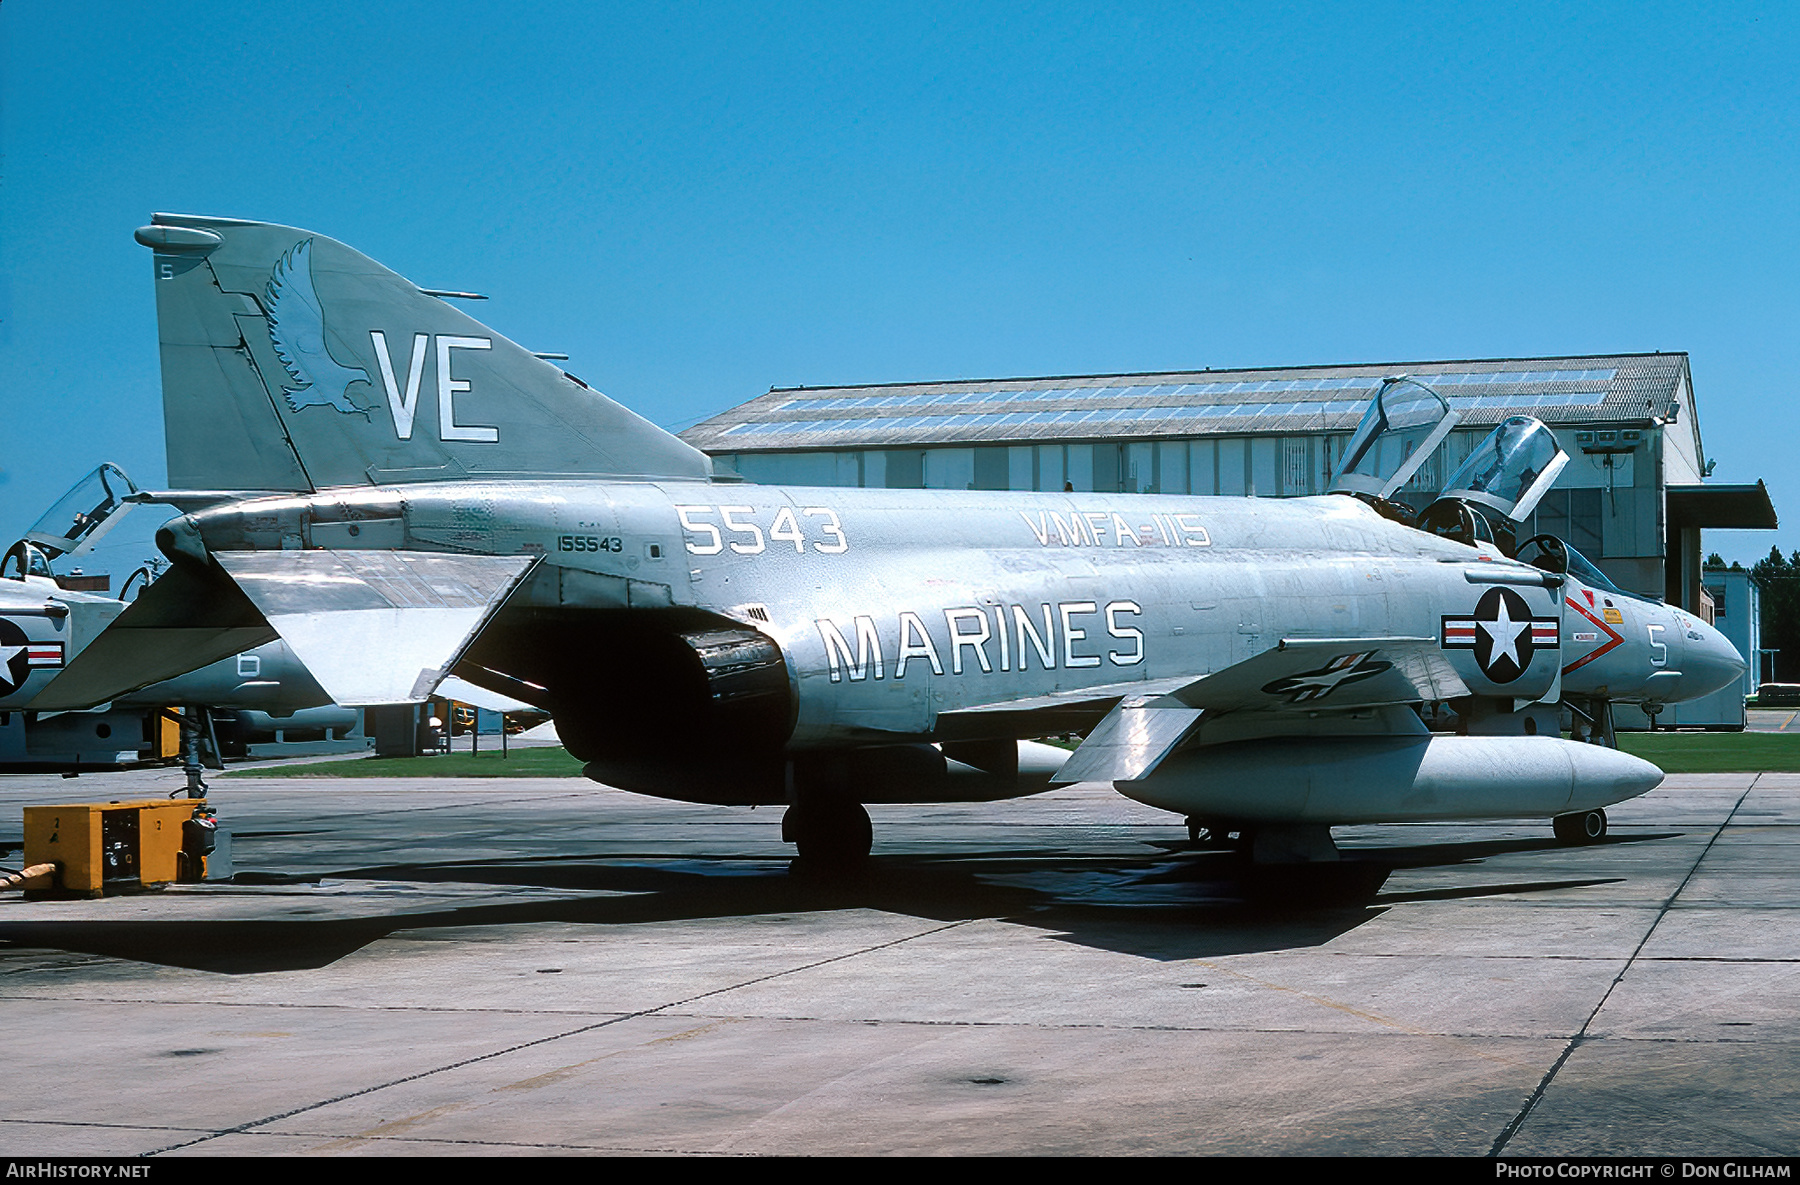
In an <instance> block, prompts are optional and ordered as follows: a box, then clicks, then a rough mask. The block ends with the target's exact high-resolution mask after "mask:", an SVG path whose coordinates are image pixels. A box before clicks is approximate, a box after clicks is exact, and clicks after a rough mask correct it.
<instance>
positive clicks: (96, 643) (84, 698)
mask: <svg viewBox="0 0 1800 1185" xmlns="http://www.w3.org/2000/svg"><path fill="white" fill-rule="evenodd" d="M275 637H276V634H275V631H274V630H273V629H271V628H270V626H269V623H268V622H266V621H264V620H263V617H262V614H260V613H258V612H257V611H256V606H255V605H252V604H251V603H250V602H249V601H248V600H247V599H246V598H245V597H244V594H243V593H242V592H240V591H238V588H237V586H236V585H234V584H233V583H232V582H231V580H230V579H229V578H227V577H226V575H225V574H224V573H223V572H221V571H219V570H218V569H216V568H213V569H208V570H196V569H193V568H190V567H188V566H186V565H177V566H175V567H173V568H171V569H169V571H167V572H166V573H164V574H163V576H162V577H161V579H159V580H157V581H156V582H155V583H154V584H151V585H150V586H149V587H148V588H146V589H144V591H143V592H142V593H140V594H139V595H138V599H137V600H136V601H133V602H132V603H131V605H130V606H129V607H127V608H126V610H125V611H124V612H123V613H121V614H119V616H118V617H117V618H115V619H114V621H113V623H112V624H111V625H109V626H107V628H106V629H105V630H103V631H101V633H100V635H99V636H98V637H97V638H95V639H94V640H93V642H91V643H89V644H88V645H87V646H86V647H85V648H83V649H82V651H81V652H80V653H79V654H77V655H76V656H75V658H74V660H73V661H72V662H70V663H69V665H68V666H67V667H65V668H64V669H63V671H62V673H61V674H59V675H57V677H56V678H54V679H52V680H51V681H50V683H49V685H48V686H46V687H45V688H44V690H43V691H42V692H40V693H39V694H38V695H37V696H36V698H34V699H33V700H32V701H31V703H30V704H29V705H27V706H28V707H29V708H31V709H32V710H33V711H38V712H65V711H71V710H74V709H77V708H91V707H93V706H94V705H95V704H103V703H106V702H108V701H110V700H114V699H117V698H118V697H120V696H122V695H124V694H125V693H126V692H130V691H136V690H138V689H139V688H140V687H148V686H149V685H150V684H152V683H161V682H162V681H163V680H165V679H173V678H175V677H176V676H178V675H185V674H187V673H188V672H189V671H195V670H199V669H200V668H201V667H203V666H207V665H208V664H210V663H215V662H217V661H219V660H220V659H221V658H227V657H229V656H230V655H233V654H238V653H241V652H242V651H245V650H251V649H254V648H255V647H257V646H261V645H262V644H263V643H264V642H273V641H274V640H275Z"/></svg>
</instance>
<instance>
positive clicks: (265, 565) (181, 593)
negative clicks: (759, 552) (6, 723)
mask: <svg viewBox="0 0 1800 1185" xmlns="http://www.w3.org/2000/svg"><path fill="white" fill-rule="evenodd" d="M212 558H213V560H215V561H216V564H214V565H213V566H211V567H210V568H209V569H208V570H206V571H205V572H199V571H196V570H194V569H192V568H189V567H187V566H185V565H177V566H176V567H174V568H172V569H171V570H170V571H169V572H168V573H167V574H166V575H164V576H163V577H162V578H161V579H159V580H157V581H156V582H155V583H154V584H152V585H150V587H149V588H147V589H145V590H144V592H143V594H142V595H141V596H140V597H139V598H138V600H137V601H136V602H134V603H133V604H132V606H131V607H130V608H129V609H127V610H126V611H125V612H124V613H122V614H120V616H119V618H118V620H117V621H115V622H114V623H113V626H112V628H110V629H108V630H107V631H106V632H105V633H103V634H102V635H101V636H100V637H99V638H98V639H96V640H95V641H94V643H93V644H92V645H91V646H89V647H88V648H87V649H86V650H84V651H82V653H81V654H80V655H79V656H77V658H76V661H75V662H73V663H71V664H70V665H69V668H68V669H67V670H65V671H64V672H63V673H62V674H61V675H59V676H58V677H57V678H56V679H55V680H53V681H52V682H51V683H50V685H49V686H48V687H46V688H45V689H44V691H43V692H42V693H41V694H40V695H39V696H38V697H37V698H36V699H34V700H33V701H32V703H31V705H30V706H31V707H32V708H34V709H37V710H40V711H51V710H61V709H68V708H76V707H87V706H91V705H92V704H96V703H103V702H105V701H107V700H110V699H112V698H114V697H116V696H118V695H121V694H123V693H125V692H127V691H134V690H136V689H138V688H140V687H144V686H147V685H149V684H151V683H157V682H161V681H162V680H164V679H169V678H173V677H174V676H176V675H181V674H185V673H187V672H188V671H190V670H194V669H196V668H198V667H201V666H205V665H206V664H207V663H211V662H215V661H217V660H218V659H220V658H224V657H226V656H227V655H230V654H235V653H237V652H239V651H242V650H248V649H250V648H251V647H253V646H258V645H261V644H262V643H264V642H269V641H273V640H274V639H275V638H277V637H279V638H281V639H282V640H283V641H285V642H286V643H287V644H288V646H289V647H291V648H292V649H293V651H294V653H295V655H296V656H297V657H298V658H299V659H300V661H301V662H302V663H304V664H305V666H306V667H307V669H308V670H309V671H311V672H312V674H313V677H314V678H315V679H317V680H318V682H319V685H320V686H321V687H323V688H324V689H325V691H326V692H327V693H328V694H329V695H330V696H331V698H332V699H333V700H334V701H335V702H337V703H339V704H343V705H345V706H346V707H357V706H362V705H367V704H391V703H407V702H416V701H418V700H422V699H425V698H426V697H427V696H429V695H430V694H431V693H432V690H433V689H434V688H435V687H436V686H437V684H438V682H439V681H440V680H442V679H443V677H444V676H445V675H446V674H447V673H448V672H449V670H450V668H451V667H452V666H453V665H455V663H456V661H457V660H458V659H459V658H460V657H461V655H462V653H463V651H464V650H466V649H467V648H468V646H469V643H470V642H471V641H472V640H473V639H474V637H475V635H476V634H477V633H479V632H480V629H481V627H482V626H483V625H485V624H486V622H487V620H488V618H489V617H490V616H491V615H492V614H493V612H494V611H495V610H496V609H497V608H499V606H500V604H501V603H502V602H503V601H505V599H506V597H507V595H508V594H510V593H511V592H512V590H513V588H514V587H515V586H516V585H517V584H518V582H519V581H520V579H521V578H523V577H524V575H525V573H526V572H527V571H528V570H529V569H530V568H531V566H532V564H534V563H535V562H536V559H537V557H535V556H471V555H452V554H445V553H435V552H393V551H329V550H322V549H315V550H310V551H265V552H253V551H227V552H215V553H213V557H212Z"/></svg>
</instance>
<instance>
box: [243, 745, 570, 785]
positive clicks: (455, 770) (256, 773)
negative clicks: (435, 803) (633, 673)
mask: <svg viewBox="0 0 1800 1185" xmlns="http://www.w3.org/2000/svg"><path fill="white" fill-rule="evenodd" d="M223 776H225V777H227V778H578V777H580V776H581V762H579V761H577V760H575V759H574V758H573V757H571V756H569V753H568V750H566V749H564V748H562V747H561V746H560V745H559V746H556V747H554V748H544V747H541V746H533V747H531V748H529V749H514V750H512V751H511V752H510V753H508V754H507V755H506V756H505V757H502V756H500V750H499V749H498V748H496V749H494V750H493V751H492V752H490V751H488V750H486V749H483V750H482V751H481V752H479V753H468V752H459V753H433V754H430V755H428V756H425V757H352V758H350V759H348V760H346V761H313V762H307V763H305V764H302V765H241V766H238V767H236V768H234V769H232V770H230V771H228V772H227V773H226V774H224V775H223Z"/></svg>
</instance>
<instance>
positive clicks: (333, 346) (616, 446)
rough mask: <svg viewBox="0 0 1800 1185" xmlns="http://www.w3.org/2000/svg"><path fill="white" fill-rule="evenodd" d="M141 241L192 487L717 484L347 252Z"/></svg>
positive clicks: (172, 229)
mask: <svg viewBox="0 0 1800 1185" xmlns="http://www.w3.org/2000/svg"><path fill="white" fill-rule="evenodd" d="M137 240H138V242H140V243H142V244H143V245H144V246H146V247H149V248H150V249H151V250H152V251H154V252H155V274H156V290H157V300H156V315H157V328H158V336H159V339H160V343H161V348H162V370H163V420H164V426H165V429H166V431H167V437H168V461H169V480H170V483H171V485H173V486H175V487H177V488H182V489H234V490H298V491H305V490H316V489H324V488H328V487H332V486H346V485H364V484H369V483H380V484H386V483H400V482H416V481H444V480H454V479H458V478H475V477H526V476H536V477H546V476H564V475H566V476H581V477H600V476H610V477H685V478H702V479H703V478H706V477H708V476H709V475H710V474H711V463H710V461H709V460H708V458H707V457H706V456H705V454H703V453H701V452H699V451H698V450H696V449H694V448H693V447H691V446H690V445H688V444H687V443H685V442H684V441H682V440H680V439H679V438H677V437H675V436H673V435H671V434H670V433H668V432H665V431H663V430H662V429H661V428H658V427H657V426H656V425H654V424H652V423H650V422H649V421H648V420H646V419H644V418H643V417H641V416H639V415H637V414H636V413H634V412H632V411H629V410H627V409H626V408H624V407H622V406H620V405H619V404H617V403H614V402H613V401H612V400H610V399H608V398H607V397H606V396H604V395H602V394H600V393H599V392H598V391H594V390H592V389H590V388H589V387H588V386H587V385H586V384H584V383H582V382H581V381H580V380H578V379H576V378H574V377H573V376H571V375H569V374H567V373H565V372H564V371H563V370H561V369H560V368H559V367H557V366H554V365H552V364H551V363H549V362H546V361H544V360H543V359H541V358H539V357H537V356H536V355H534V354H531V353H530V352H528V351H526V350H524V349H522V348H521V347H519V346H518V345H515V344H514V343H513V342H510V341H508V340H507V339H506V338H504V337H502V336H500V335H499V334H497V333H495V332H494V331H493V330H491V329H489V328H487V327H486V326H484V325H482V324H481V323H480V322H478V321H476V320H475V319H473V318H472V317H469V316H468V315H467V314H465V313H463V312H462V311H461V310H460V309H458V308H455V307H453V306H451V305H450V304H448V303H446V302H445V301H444V300H442V299H439V298H438V297H437V296H434V295H432V294H430V293H428V292H425V291H423V290H421V289H420V288H418V287H417V286H416V285H414V284H412V283H411V282H409V281H408V280H406V279H404V278H403V277H401V276H399V275H397V274H395V273H394V272H392V271H389V270H388V269H387V268H385V267H383V266H381V265H380V264H378V263H376V262H375V261H374V260H372V259H370V258H368V257H367V256H365V255H362V254H360V253H358V252H356V251H354V250H352V249H351V248H349V247H346V246H345V245H344V244H342V243H339V242H337V241H336V240H333V239H328V238H326V237H325V236H323V235H316V234H313V233H311V232H310V231H304V230H297V229H295V228H293V227H287V226H275V225H272V224H269V223H261V222H242V221H237V220H234V219H228V218H204V217H195V216H189V215H176V214H158V215H155V217H154V219H153V220H152V223H151V225H149V226H146V227H142V228H140V229H139V230H138V232H137Z"/></svg>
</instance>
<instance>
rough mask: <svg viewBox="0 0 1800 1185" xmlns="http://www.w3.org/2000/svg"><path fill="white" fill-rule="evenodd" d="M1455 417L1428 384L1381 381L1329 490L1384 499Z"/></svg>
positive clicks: (1433, 446) (1427, 454) (1438, 440)
mask: <svg viewBox="0 0 1800 1185" xmlns="http://www.w3.org/2000/svg"><path fill="white" fill-rule="evenodd" d="M1458 418H1459V417H1458V416H1457V414H1456V413H1455V412H1453V411H1451V410H1450V404H1449V402H1448V401H1447V400H1446V399H1445V398H1444V397H1443V396H1442V395H1439V394H1438V393H1437V392H1436V391H1433V390H1432V389H1431V388H1430V387H1427V386H1426V385H1425V384H1423V383H1421V382H1419V381H1417V380H1416V379H1410V378H1407V377H1406V376H1404V375H1400V376H1397V377H1394V378H1390V379H1384V380H1382V383H1381V387H1380V389H1379V390H1377V391H1376V392H1375V396H1374V398H1373V399H1371V400H1370V401H1369V408H1368V410H1367V411H1366V412H1364V413H1363V418H1362V421H1361V422H1360V423H1358V424H1357V426H1356V433H1355V435H1353V436H1351V438H1350V443H1349V444H1348V445H1346V446H1345V448H1344V459H1343V462H1342V463H1341V464H1340V465H1339V467H1338V474H1337V478H1336V480H1334V481H1333V482H1332V483H1331V492H1332V493H1341V494H1361V495H1366V496H1368V497H1370V498H1375V499H1379V500H1381V501H1384V502H1385V501H1387V500H1388V499H1390V498H1392V497H1393V495H1394V492H1395V491H1396V490H1398V489H1399V488H1400V487H1401V486H1403V485H1405V484H1406V482H1407V480H1408V479H1409V478H1411V477H1412V475H1413V474H1414V473H1416V472H1418V469H1419V466H1421V465H1423V464H1424V463H1425V461H1426V458H1428V457H1430V456H1431V454H1432V453H1433V452H1434V451H1436V449H1437V446H1438V445H1439V444H1441V443H1442V442H1443V439H1444V437H1446V436H1448V435H1449V434H1450V430H1451V429H1452V428H1454V427H1456V422H1457V419H1458Z"/></svg>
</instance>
